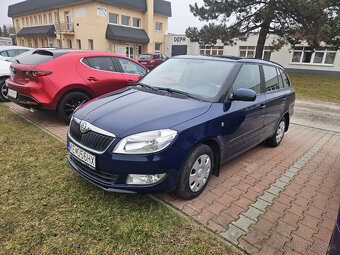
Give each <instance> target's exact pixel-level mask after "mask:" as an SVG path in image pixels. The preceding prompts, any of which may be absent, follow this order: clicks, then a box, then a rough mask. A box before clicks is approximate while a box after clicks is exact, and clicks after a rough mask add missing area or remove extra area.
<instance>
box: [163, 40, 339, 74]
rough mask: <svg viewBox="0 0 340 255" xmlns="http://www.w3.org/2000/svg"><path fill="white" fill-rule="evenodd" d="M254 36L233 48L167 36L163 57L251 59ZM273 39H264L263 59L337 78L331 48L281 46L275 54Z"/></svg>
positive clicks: (336, 57) (336, 54)
mask: <svg viewBox="0 0 340 255" xmlns="http://www.w3.org/2000/svg"><path fill="white" fill-rule="evenodd" d="M257 39H258V35H257V34H253V35H251V36H250V37H249V38H248V40H246V41H237V42H236V45H233V46H225V45H224V44H223V43H222V42H221V41H219V42H218V43H217V44H216V45H207V46H201V45H199V44H198V43H194V42H191V41H190V39H189V38H187V37H186V36H185V35H176V34H169V35H166V36H165V55H167V56H175V55H186V54H188V55H225V56H241V57H248V58H253V57H254V56H255V50H256V44H257ZM275 39H276V37H275V36H273V35H270V36H268V38H267V40H266V44H265V48H264V52H263V58H264V59H267V60H270V61H274V62H276V63H279V64H281V65H282V66H283V67H284V68H286V69H287V70H288V71H290V72H305V73H318V74H329V75H337V76H340V51H339V50H338V51H337V50H336V49H334V48H332V47H327V46H325V47H320V48H319V49H317V50H315V51H312V50H311V48H309V47H308V45H298V46H296V47H294V48H293V47H292V46H291V45H284V46H283V47H282V48H281V49H280V50H279V51H273V50H271V47H270V45H271V43H272V42H273V40H275Z"/></svg>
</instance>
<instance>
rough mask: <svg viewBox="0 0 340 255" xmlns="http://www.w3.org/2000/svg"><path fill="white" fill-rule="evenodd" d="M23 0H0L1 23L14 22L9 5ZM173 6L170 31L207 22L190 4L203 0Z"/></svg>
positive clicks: (173, 1) (181, 1) (178, 0)
mask: <svg viewBox="0 0 340 255" xmlns="http://www.w3.org/2000/svg"><path fill="white" fill-rule="evenodd" d="M22 1H23V0H0V25H1V26H2V25H3V24H6V25H7V24H12V20H11V19H10V18H8V17H7V11H8V6H9V5H11V4H15V3H18V2H22ZM47 1H48V0H47ZM168 1H170V2H171V6H172V17H171V18H169V28H168V33H173V34H184V33H185V30H186V28H187V27H189V26H195V27H202V26H203V25H204V24H205V23H204V22H200V21H199V19H198V18H196V17H194V15H193V14H192V13H191V12H190V8H189V4H193V3H195V2H197V3H198V4H199V5H200V6H201V5H202V4H203V0H196V1H189V0H168Z"/></svg>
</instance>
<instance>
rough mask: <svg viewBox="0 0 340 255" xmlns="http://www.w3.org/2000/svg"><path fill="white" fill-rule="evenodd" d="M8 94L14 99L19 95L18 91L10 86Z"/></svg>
mask: <svg viewBox="0 0 340 255" xmlns="http://www.w3.org/2000/svg"><path fill="white" fill-rule="evenodd" d="M7 96H8V97H13V98H14V99H17V97H18V92H16V91H15V90H13V89H10V88H8V91H7Z"/></svg>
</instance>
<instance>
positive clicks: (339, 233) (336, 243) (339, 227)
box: [327, 207, 340, 255]
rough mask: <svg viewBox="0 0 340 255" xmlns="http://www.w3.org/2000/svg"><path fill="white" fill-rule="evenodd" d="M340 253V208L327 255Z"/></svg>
mask: <svg viewBox="0 0 340 255" xmlns="http://www.w3.org/2000/svg"><path fill="white" fill-rule="evenodd" d="M339 251H340V207H339V209H338V217H337V220H336V222H335V226H334V230H333V234H332V238H331V241H330V242H329V246H328V250H327V255H336V254H339Z"/></svg>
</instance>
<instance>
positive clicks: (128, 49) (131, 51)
mask: <svg viewBox="0 0 340 255" xmlns="http://www.w3.org/2000/svg"><path fill="white" fill-rule="evenodd" d="M125 56H127V57H128V58H132V59H133V58H134V56H135V55H134V49H133V46H131V45H126V55H125Z"/></svg>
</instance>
